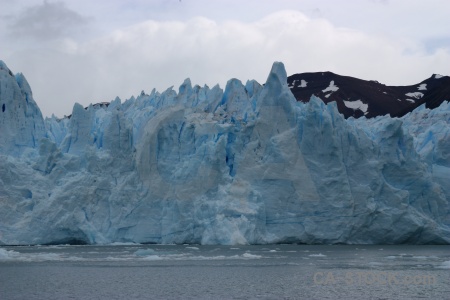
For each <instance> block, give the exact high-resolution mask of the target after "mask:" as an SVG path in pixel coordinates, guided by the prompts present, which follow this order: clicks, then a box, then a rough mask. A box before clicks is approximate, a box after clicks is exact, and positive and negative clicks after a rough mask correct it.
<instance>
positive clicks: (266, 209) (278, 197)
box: [0, 61, 450, 245]
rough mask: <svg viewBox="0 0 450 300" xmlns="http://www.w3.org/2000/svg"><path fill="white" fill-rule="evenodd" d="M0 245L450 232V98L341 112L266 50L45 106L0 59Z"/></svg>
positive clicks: (348, 239) (388, 237)
mask: <svg viewBox="0 0 450 300" xmlns="http://www.w3.org/2000/svg"><path fill="white" fill-rule="evenodd" d="M0 106H1V108H2V111H1V112H0V244H3V245H23V244H61V243H82V244H109V243H114V242H133V243H163V244H170V243H176V244H178V243H190V244H230V245H231V244H266V243H306V244H337V243H345V244H396V243H410V244H450V205H449V203H450V201H449V200H450V187H449V184H448V183H449V182H450V151H449V149H450V126H449V123H450V104H449V103H448V102H443V103H442V105H441V106H440V107H438V108H436V109H434V110H429V109H426V108H425V107H424V106H421V107H419V108H417V109H416V110H415V111H413V112H411V113H409V114H407V115H406V116H404V117H402V118H391V117H389V116H383V117H377V118H373V119H366V118H365V117H362V118H359V119H353V118H350V119H347V120H346V119H345V118H344V117H343V116H342V115H341V114H339V112H338V110H337V107H336V104H335V103H334V102H332V103H329V104H328V105H325V104H324V103H323V102H322V100H320V99H319V98H316V97H314V96H312V97H311V100H310V101H309V102H308V103H302V102H297V101H296V100H295V98H294V96H293V95H292V93H291V91H290V89H289V87H288V85H287V75H286V71H285V68H284V65H283V64H282V63H279V62H276V63H274V64H273V67H272V69H271V71H270V73H269V76H268V78H267V81H266V83H265V84H264V85H261V84H259V83H258V82H256V81H247V82H246V83H245V84H243V83H242V82H241V81H240V80H238V79H231V80H229V81H228V83H227V85H226V87H225V89H224V90H222V89H221V88H220V87H219V86H218V85H217V86H214V87H212V88H210V87H208V86H203V87H200V86H198V85H195V86H192V84H191V82H190V80H189V79H186V80H185V81H184V82H183V84H182V85H181V86H180V87H179V89H178V92H176V91H175V90H174V89H173V88H172V87H171V88H169V89H167V90H166V91H164V92H162V93H159V92H157V91H155V90H153V91H152V92H151V93H150V94H146V93H145V92H144V91H142V92H141V93H140V95H139V96H138V97H131V98H130V99H128V100H126V101H124V102H123V103H122V101H121V99H119V98H116V99H115V100H113V101H111V103H109V104H98V105H90V106H89V107H87V108H84V107H82V106H81V105H80V104H75V105H74V107H73V112H72V115H71V116H70V117H66V118H62V119H59V118H56V117H55V116H52V117H51V118H46V119H45V120H44V118H43V116H42V114H41V112H40V110H39V108H38V106H37V104H36V102H35V101H34V99H33V95H32V92H31V88H30V86H29V84H28V83H27V81H26V79H25V77H24V76H23V75H22V74H18V75H13V73H12V72H11V71H10V70H9V69H8V67H7V66H6V64H5V63H4V62H1V61H0Z"/></svg>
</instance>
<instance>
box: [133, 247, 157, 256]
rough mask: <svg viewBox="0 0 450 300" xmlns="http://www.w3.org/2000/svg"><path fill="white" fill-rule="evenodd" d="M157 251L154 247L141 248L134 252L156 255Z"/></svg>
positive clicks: (140, 254)
mask: <svg viewBox="0 0 450 300" xmlns="http://www.w3.org/2000/svg"><path fill="white" fill-rule="evenodd" d="M155 253H156V251H155V250H153V249H139V250H137V251H136V252H134V254H135V255H137V256H147V255H154V254H155Z"/></svg>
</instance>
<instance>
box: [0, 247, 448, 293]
mask: <svg viewBox="0 0 450 300" xmlns="http://www.w3.org/2000/svg"><path fill="white" fill-rule="evenodd" d="M417 298H420V299H450V247H449V246H343V245H342V246H340V245H339V246H336V245H335V246H307V245H270V246H267V245H265V246H198V245H114V246H32V247H1V248H0V299H417Z"/></svg>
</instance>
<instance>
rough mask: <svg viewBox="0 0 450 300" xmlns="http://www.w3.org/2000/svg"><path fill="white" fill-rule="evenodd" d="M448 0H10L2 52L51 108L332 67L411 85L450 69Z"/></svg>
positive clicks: (1, 6)
mask: <svg viewBox="0 0 450 300" xmlns="http://www.w3.org/2000/svg"><path fill="white" fill-rule="evenodd" d="M449 11H450V1H448V0H427V1H425V0H421V1H419V0H276V1H274V0H245V1H242V0H214V1H212V0H96V1H92V0H63V1H57V0H55V1H54V0H47V1H42V0H40V1H38V0H0V41H1V42H0V60H3V61H4V62H5V63H6V64H7V65H8V67H9V68H10V69H11V70H12V72H13V73H19V72H21V73H23V74H24V75H25V77H26V78H27V80H28V82H29V83H30V86H31V88H32V90H33V96H34V99H35V100H36V102H37V103H38V105H39V107H40V108H41V111H42V113H43V115H44V116H47V117H50V116H51V115H52V114H53V113H54V114H55V115H56V116H58V117H63V116H64V115H69V114H71V111H72V108H73V105H74V103H75V102H78V103H80V104H82V105H84V106H87V105H89V103H97V102H103V101H111V100H113V99H114V98H115V97H116V96H118V97H120V98H121V99H122V101H125V100H126V99H128V98H130V97H131V96H132V95H135V96H136V95H139V94H140V92H141V91H142V90H144V91H145V92H146V93H150V92H151V90H152V89H153V88H155V89H156V90H157V91H159V92H163V91H164V90H166V89H167V88H170V87H171V86H173V88H174V89H175V90H176V91H178V87H179V86H180V85H181V84H182V82H183V81H184V79H186V78H190V79H191V82H192V84H198V85H200V86H203V85H205V84H207V85H208V86H210V87H212V86H214V85H216V84H219V85H220V86H221V87H222V88H224V87H225V85H226V82H227V80H229V79H231V78H238V79H240V80H241V81H243V82H244V83H245V82H246V81H247V80H249V79H256V80H257V81H258V82H260V83H264V82H265V80H266V78H267V75H268V73H269V71H270V68H271V66H272V63H273V62H274V61H282V62H283V63H284V65H285V67H286V71H287V73H288V75H292V74H295V73H302V72H321V71H331V72H334V73H337V74H340V75H346V76H352V77H358V78H361V79H365V80H378V81H379V82H381V83H384V84H386V85H411V84H416V83H419V82H420V81H422V80H424V79H426V78H428V77H430V76H431V75H432V74H442V75H450V30H448V28H450V18H449V17H448V12H449Z"/></svg>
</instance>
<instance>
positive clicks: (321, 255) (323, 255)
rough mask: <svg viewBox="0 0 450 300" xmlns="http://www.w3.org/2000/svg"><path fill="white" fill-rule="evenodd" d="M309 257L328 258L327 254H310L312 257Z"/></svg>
mask: <svg viewBox="0 0 450 300" xmlns="http://www.w3.org/2000/svg"><path fill="white" fill-rule="evenodd" d="M308 256H311V257H326V255H325V254H322V253H318V254H310V255H308Z"/></svg>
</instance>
